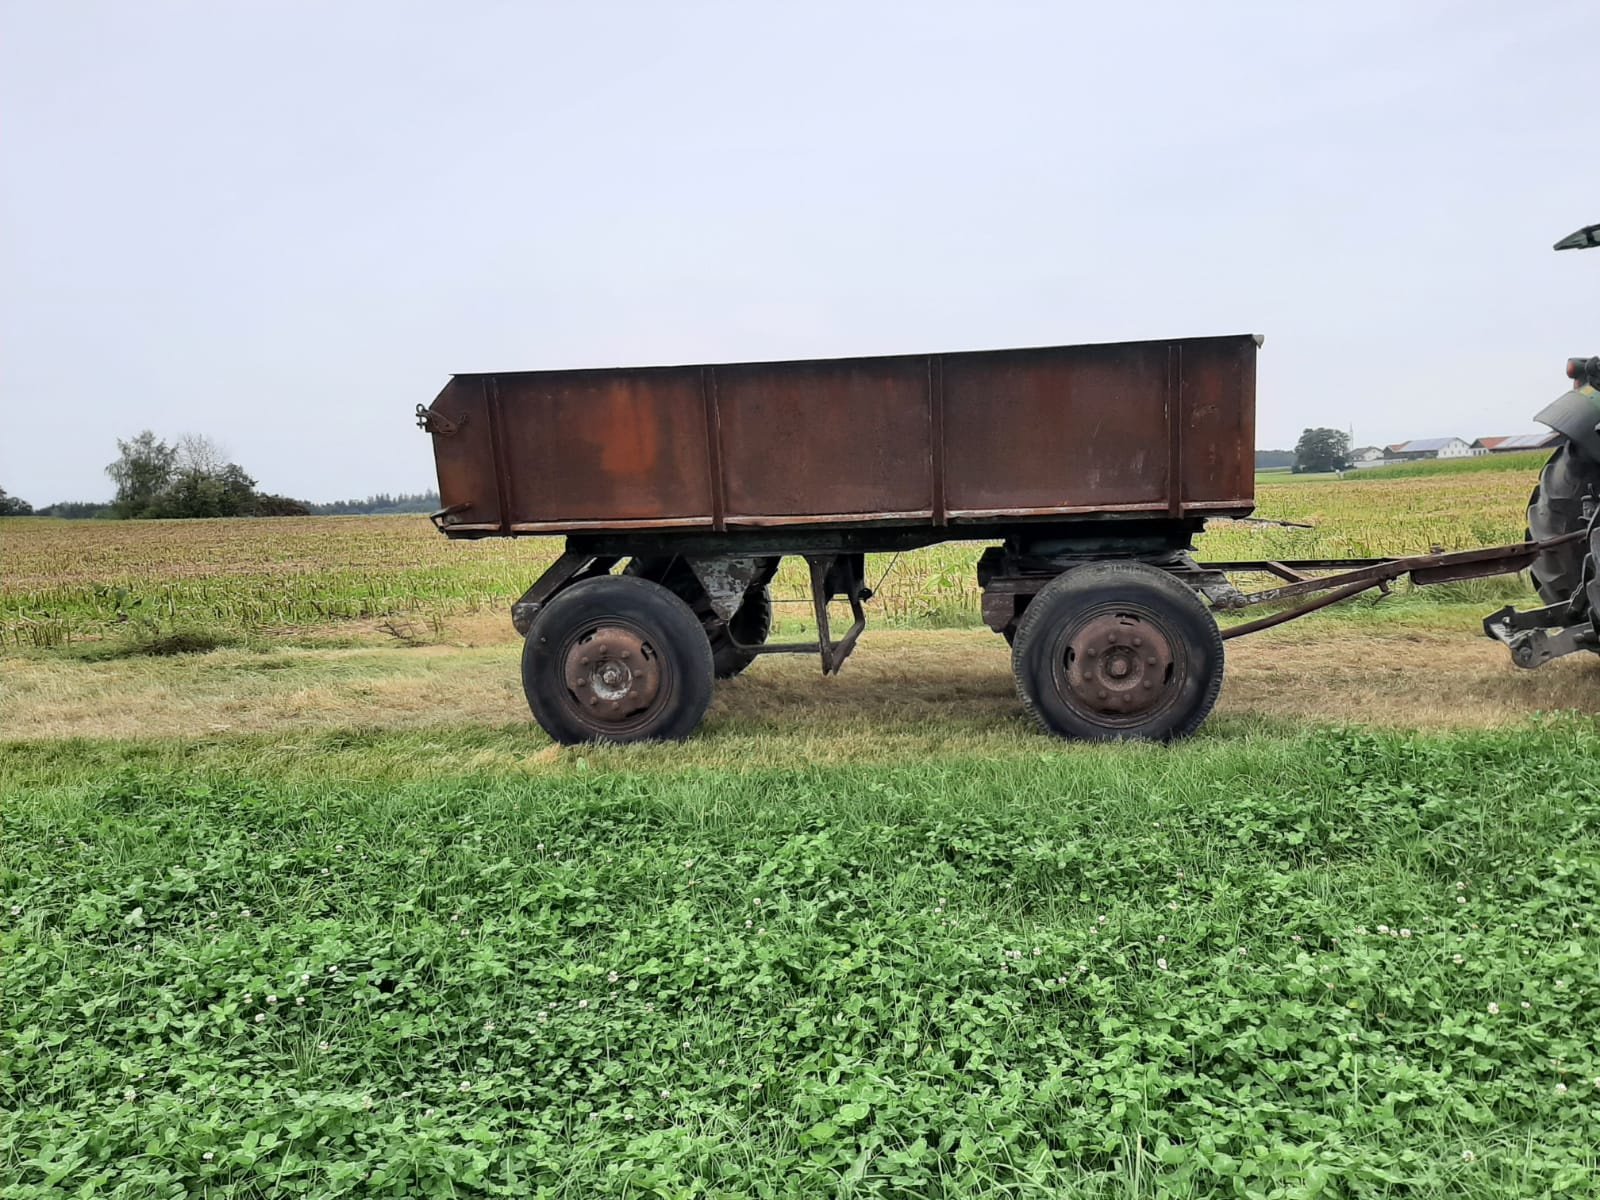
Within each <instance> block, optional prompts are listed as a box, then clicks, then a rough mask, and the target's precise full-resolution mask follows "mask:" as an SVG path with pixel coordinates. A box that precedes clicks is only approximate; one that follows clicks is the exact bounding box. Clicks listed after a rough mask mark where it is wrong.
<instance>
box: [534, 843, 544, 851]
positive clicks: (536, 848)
mask: <svg viewBox="0 0 1600 1200" xmlns="http://www.w3.org/2000/svg"><path fill="white" fill-rule="evenodd" d="M534 849H535V850H543V849H544V843H543V842H540V843H539V844H538V845H537V846H535V847H534Z"/></svg>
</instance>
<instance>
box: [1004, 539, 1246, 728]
mask: <svg viewBox="0 0 1600 1200" xmlns="http://www.w3.org/2000/svg"><path fill="white" fill-rule="evenodd" d="M1102 618H1113V619H1116V620H1119V621H1132V620H1136V621H1138V622H1140V623H1143V624H1144V625H1146V626H1149V627H1153V628H1154V630H1155V631H1157V632H1159V633H1160V634H1161V636H1162V637H1163V638H1164V639H1165V641H1166V643H1167V644H1168V646H1169V648H1170V658H1171V663H1170V666H1169V667H1168V668H1167V669H1166V670H1165V671H1164V673H1163V675H1162V677H1161V678H1159V679H1157V680H1156V681H1155V682H1156V683H1157V685H1158V686H1159V687H1160V688H1161V694H1160V696H1159V697H1158V699H1157V701H1156V703H1155V706H1154V707H1153V708H1151V709H1149V710H1148V711H1145V712H1139V713H1129V714H1126V715H1124V714H1120V713H1119V714H1112V713H1105V712H1098V713H1097V712H1091V711H1089V709H1088V708H1087V707H1086V706H1085V705H1084V704H1083V703H1081V702H1080V701H1078V700H1077V699H1075V698H1074V695H1073V693H1072V691H1071V690H1070V688H1068V687H1065V686H1063V684H1064V680H1063V678H1062V676H1063V674H1064V673H1067V672H1070V670H1071V661H1072V660H1070V659H1069V658H1068V651H1069V649H1070V647H1069V645H1068V643H1069V642H1070V641H1071V640H1072V638H1073V636H1074V634H1075V633H1077V632H1081V630H1082V629H1083V628H1084V627H1085V626H1086V625H1088V624H1089V623H1090V622H1092V621H1095V620H1098V619H1102ZM1139 653H1142V652H1135V654H1139ZM1058 664H1060V665H1059V668H1058ZM1011 670H1012V674H1013V675H1014V676H1015V677H1016V683H1017V695H1018V696H1020V697H1021V699H1022V706H1023V707H1024V708H1025V709H1027V710H1028V712H1029V714H1030V715H1031V716H1032V717H1033V718H1034V720H1036V721H1038V723H1039V724H1040V726H1041V727H1043V728H1044V729H1045V731H1046V732H1049V733H1054V734H1057V735H1059V736H1061V737H1068V738H1079V739H1083V740H1086V741H1120V740H1124V739H1139V740H1148V741H1169V740H1171V739H1173V738H1180V737H1187V736H1188V735H1189V734H1191V733H1193V732H1194V731H1195V730H1196V729H1198V728H1200V726H1201V724H1202V723H1203V722H1204V721H1205V719H1206V717H1207V716H1208V715H1209V714H1210V712H1211V709H1212V707H1213V706H1214V705H1215V704H1216V702H1217V694H1218V693H1219V692H1220V691H1221V690H1222V672H1223V651H1222V634H1221V631H1220V630H1218V628H1217V623H1216V621H1215V620H1214V619H1213V618H1212V616H1211V612H1210V610H1209V609H1207V608H1206V606H1205V604H1204V602H1203V601H1201V599H1200V597H1199V596H1197V595H1195V593H1194V592H1193V591H1191V590H1190V589H1189V588H1188V587H1186V586H1185V585H1184V584H1182V583H1180V582H1178V581H1177V580H1176V579H1174V578H1173V577H1172V576H1171V575H1169V574H1167V572H1165V571H1163V570H1161V569H1160V568H1159V567H1152V566H1150V565H1148V564H1147V563H1141V562H1134V561H1124V560H1113V561H1108V562H1099V563H1088V564H1085V565H1084V566H1081V567H1074V568H1073V569H1072V570H1070V571H1067V572H1065V573H1063V574H1061V575H1058V576H1057V577H1056V578H1055V579H1053V580H1051V581H1050V582H1049V583H1048V584H1047V585H1045V587H1044V588H1043V589H1042V590H1041V591H1040V592H1039V593H1038V594H1037V595H1036V596H1034V598H1033V600H1032V602H1031V603H1030V604H1029V605H1028V607H1027V609H1026V610H1025V611H1024V612H1023V614H1022V617H1021V619H1020V620H1019V621H1018V622H1017V636H1016V641H1015V642H1014V643H1013V644H1012V648H1011ZM1134 670H1135V672H1136V673H1137V672H1139V671H1142V670H1143V668H1142V667H1138V666H1136V667H1135V668H1134ZM1103 696H1104V693H1102V697H1103Z"/></svg>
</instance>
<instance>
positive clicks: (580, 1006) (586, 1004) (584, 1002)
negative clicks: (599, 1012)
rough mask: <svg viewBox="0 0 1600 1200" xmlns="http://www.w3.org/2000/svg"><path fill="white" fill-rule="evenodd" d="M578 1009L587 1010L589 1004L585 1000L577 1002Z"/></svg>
mask: <svg viewBox="0 0 1600 1200" xmlns="http://www.w3.org/2000/svg"><path fill="white" fill-rule="evenodd" d="M578 1007H579V1008H588V1007H589V1002H588V1001H587V1000H579V1001H578Z"/></svg>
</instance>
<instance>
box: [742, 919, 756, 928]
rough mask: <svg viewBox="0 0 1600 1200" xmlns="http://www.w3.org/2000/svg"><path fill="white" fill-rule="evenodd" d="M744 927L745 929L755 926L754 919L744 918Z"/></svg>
mask: <svg viewBox="0 0 1600 1200" xmlns="http://www.w3.org/2000/svg"><path fill="white" fill-rule="evenodd" d="M744 927H745V928H746V929H754V928H755V927H756V923H755V922H754V921H752V920H749V919H748V918H746V920H745V923H744Z"/></svg>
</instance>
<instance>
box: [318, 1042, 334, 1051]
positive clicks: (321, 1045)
mask: <svg viewBox="0 0 1600 1200" xmlns="http://www.w3.org/2000/svg"><path fill="white" fill-rule="evenodd" d="M317 1049H318V1050H329V1049H332V1047H330V1046H329V1045H328V1043H327V1042H318V1043H317Z"/></svg>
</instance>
